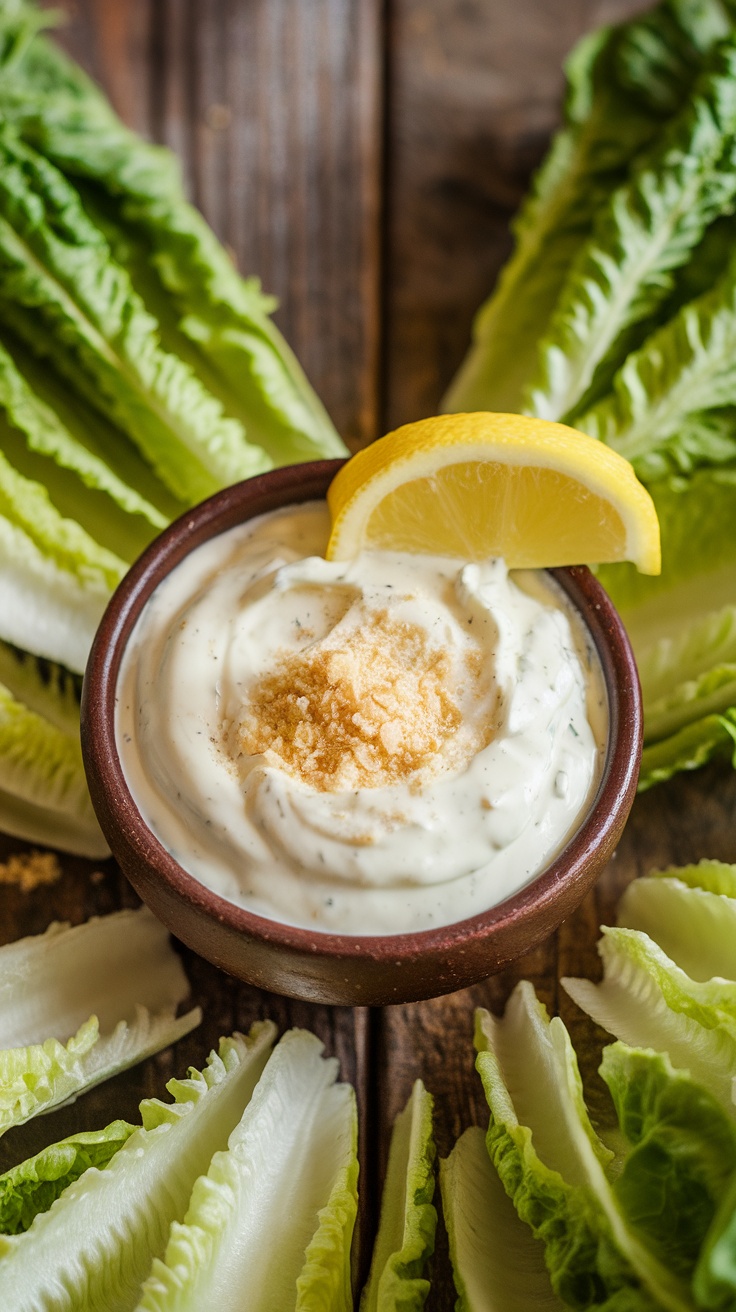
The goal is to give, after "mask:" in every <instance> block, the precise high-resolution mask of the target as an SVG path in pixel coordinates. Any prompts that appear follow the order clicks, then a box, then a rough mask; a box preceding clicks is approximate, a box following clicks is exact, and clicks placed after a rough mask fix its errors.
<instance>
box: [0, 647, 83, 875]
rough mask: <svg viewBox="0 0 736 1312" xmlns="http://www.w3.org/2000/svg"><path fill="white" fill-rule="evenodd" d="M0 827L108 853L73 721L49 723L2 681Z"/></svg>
mask: <svg viewBox="0 0 736 1312" xmlns="http://www.w3.org/2000/svg"><path fill="white" fill-rule="evenodd" d="M1 652H2V648H1V647H0V654H1ZM66 709H69V708H68V704H66ZM59 718H61V716H60V717H59ZM0 829H2V830H3V831H4V832H5V833H8V834H13V835H14V837H16V838H26V839H28V840H29V841H31V842H38V841H39V840H40V841H43V842H46V843H48V844H49V845H50V846H52V847H59V848H61V849H62V850H64V851H71V852H77V853H80V854H81V855H83V856H90V857H104V856H107V855H108V846H107V843H106V841H105V839H104V838H103V835H102V831H101V829H100V827H99V825H98V823H97V819H96V817H95V813H94V811H93V809H92V803H91V801H90V797H89V793H88V791H87V782H86V778H85V774H84V766H83V764H82V753H81V748H80V745H79V726H78V724H77V726H76V728H75V729H74V730H73V731H72V732H69V731H68V730H67V728H66V727H59V726H58V725H57V724H53V723H52V722H51V721H49V720H46V719H45V718H44V717H43V716H42V715H39V714H38V713H37V712H35V711H31V710H29V709H28V707H26V706H24V705H23V704H22V702H19V701H17V700H16V698H15V697H13V695H12V693H11V692H10V691H9V689H7V688H5V687H4V686H3V684H2V683H0Z"/></svg>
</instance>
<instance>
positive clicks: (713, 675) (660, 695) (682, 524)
mask: <svg viewBox="0 0 736 1312" xmlns="http://www.w3.org/2000/svg"><path fill="white" fill-rule="evenodd" d="M650 491H651V493H652V497H653V500H654V504H655V507H656V510H657V515H658V517H659V523H660V529H661V535H662V562H663V568H662V574H661V575H660V576H659V577H658V578H656V579H655V578H645V577H644V575H641V574H638V573H637V571H636V570H634V569H633V567H630V566H628V565H623V566H619V565H614V566H611V565H604V566H601V567H600V569H599V571H598V575H599V578H600V580H601V582H602V583H603V585H604V587H605V588H606V589H607V591H608V592H609V594H610V595H611V597H612V600H613V602H614V604H615V605H616V606H617V608H618V610H619V612H620V614H621V617H622V619H623V621H624V623H625V625H626V628H627V631H628V633H629V637H630V638H631V642H632V646H633V648H634V654H635V656H636V660H637V665H638V668H639V676H640V679H641V687H642V697H643V703H644V741H645V748H644V754H643V758H642V769H641V775H640V787H642V788H646V787H649V786H651V784H653V783H656V782H659V781H661V780H663V779H668V778H669V777H670V776H671V775H672V774H674V773H676V772H677V771H678V770H687V769H697V768H698V767H699V766H701V765H703V764H704V763H705V762H706V761H708V760H710V759H711V757H713V756H716V755H729V754H733V751H734V732H735V730H736V695H735V694H734V682H733V675H734V667H736V537H734V534H733V533H731V532H730V527H729V526H730V525H731V524H732V523H733V520H734V516H736V469H734V468H733V467H732V466H729V467H722V468H716V469H705V468H703V469H698V470H696V471H695V472H694V473H693V474H692V475H691V477H690V478H688V479H685V478H681V477H677V478H674V477H673V478H669V479H665V480H663V481H662V482H659V483H656V484H653V485H652V486H651V487H650Z"/></svg>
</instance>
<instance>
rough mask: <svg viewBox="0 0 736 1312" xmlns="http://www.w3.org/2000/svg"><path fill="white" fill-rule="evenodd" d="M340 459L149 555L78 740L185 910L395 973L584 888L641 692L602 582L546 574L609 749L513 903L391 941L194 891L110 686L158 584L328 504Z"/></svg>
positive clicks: (284, 944) (103, 795)
mask: <svg viewBox="0 0 736 1312" xmlns="http://www.w3.org/2000/svg"><path fill="white" fill-rule="evenodd" d="M344 463H345V461H344V460H343V459H337V460H317V461H311V462H308V463H304V464H299V465H288V466H283V467H281V468H279V469H275V470H269V471H268V472H267V473H265V474H260V475H257V476H256V477H254V478H250V479H246V480H244V481H243V482H240V483H235V484H233V485H231V486H230V487H227V488H225V489H224V490H223V491H221V492H217V493H215V494H214V495H213V496H211V497H209V498H208V499H207V500H205V501H202V502H200V503H199V504H198V505H197V506H195V507H194V508H193V509H192V510H190V511H187V512H185V513H184V514H183V515H181V516H180V517H179V518H178V519H176V520H175V521H174V522H173V523H172V524H170V525H169V527H168V528H166V529H165V530H164V531H163V533H161V534H160V535H159V537H157V538H156V539H154V541H153V542H152V543H151V544H150V545H149V546H148V547H147V548H146V549H145V551H144V552H143V554H142V555H141V556H140V557H139V558H138V560H137V561H136V562H135V563H134V564H133V565H132V566H131V568H130V570H129V571H128V573H127V574H126V575H125V577H124V578H123V580H122V582H121V583H120V584H119V585H118V587H117V589H116V591H115V592H114V594H113V596H112V598H111V600H110V601H109V603H108V606H107V608H106V610H105V613H104V615H103V618H102V621H101V623H100V625H99V628H98V630H97V633H96V635H95V639H94V642H93V645H92V649H91V652H90V656H89V660H88V663H87V669H86V672H85V677H84V685H83V690H82V708H81V739H82V755H83V760H84V767H85V772H86V775H87V781H88V785H89V789H90V794H91V797H92V802H93V806H94V809H95V812H96V813H97V818H98V820H99V822H100V826H101V828H102V831H103V833H104V835H105V837H106V839H107V840H108V843H109V844H110V847H111V849H112V850H113V854H114V853H115V851H116V848H120V847H124V848H125V849H126V852H127V853H128V854H129V855H130V854H134V855H135V857H136V858H137V859H138V860H140V861H141V862H143V863H144V864H146V865H148V866H149V867H150V868H151V869H153V870H155V877H156V878H157V879H160V880H162V881H163V882H164V884H166V885H167V886H168V889H169V891H170V892H171V893H173V894H174V896H175V898H177V899H180V900H183V901H184V902H185V903H186V904H188V907H189V909H190V911H192V912H194V913H199V914H201V913H204V915H205V916H206V917H207V918H209V919H210V920H212V921H214V922H218V923H219V924H221V925H226V926H227V927H228V928H230V929H231V930H234V931H236V932H238V933H241V934H242V935H243V936H244V938H245V939H247V938H251V939H256V940H259V941H260V942H262V943H263V944H264V945H267V946H268V947H270V948H278V947H280V948H283V949H287V950H289V951H291V952H292V953H298V954H302V955H308V956H310V957H312V958H313V959H314V958H317V959H318V958H320V957H321V958H329V959H331V960H332V961H333V962H335V963H336V962H341V961H344V962H346V963H349V962H350V961H357V960H362V959H366V958H369V959H374V960H385V959H386V957H387V954H388V956H390V960H391V963H392V965H401V964H402V963H403V962H404V961H409V960H413V959H414V958H415V957H416V956H417V954H423V953H428V954H430V955H432V954H433V953H436V952H438V951H439V952H447V951H452V950H456V949H458V948H461V947H462V945H463V944H465V945H467V944H469V943H472V942H474V941H476V940H485V939H486V938H488V937H489V936H490V935H494V936H495V934H496V933H501V932H502V931H503V929H504V928H505V927H510V926H511V925H512V924H513V925H514V927H516V928H518V926H519V924H520V922H523V921H525V920H527V919H529V920H531V919H532V918H533V919H534V920H535V921H536V919H537V917H538V916H539V915H540V914H543V909H544V908H545V907H548V906H551V905H552V904H553V903H554V902H555V900H556V898H557V897H558V896H559V894H560V893H561V892H562V891H563V889H564V888H565V887H566V886H568V885H570V884H571V883H575V882H579V881H580V880H582V879H583V878H584V875H585V871H586V868H587V867H588V865H589V863H590V861H591V860H592V859H594V858H595V855H596V853H597V852H598V851H599V850H600V849H601V848H603V849H605V848H606V846H607V845H608V846H610V847H612V846H613V845H614V843H615V837H616V830H617V827H618V824H619V817H620V812H621V810H622V808H623V807H625V806H626V805H627V803H628V802H629V801H630V798H631V796H632V795H633V791H634V789H635V787H636V781H637V778H638V772H639V764H640V756H641V744H642V708H641V691H640V686H639V677H638V673H637V669H636V663H635V660H634V656H633V653H632V650H631V645H630V643H629V639H628V636H627V634H626V630H625V629H624V626H623V623H622V621H621V619H620V617H619V615H618V613H617V611H616V610H615V608H614V606H613V603H612V601H611V600H610V598H609V597H608V594H607V593H606V592H605V590H604V589H603V587H602V586H601V584H600V583H599V582H598V580H597V579H596V578H595V576H594V575H593V574H592V573H591V572H590V570H589V569H588V568H587V567H586V566H565V567H561V568H553V569H550V570H549V571H548V572H549V573H550V575H551V576H552V577H553V578H554V579H555V580H556V581H557V582H558V583H559V584H560V585H561V587H562V589H563V591H564V592H565V593H566V595H567V597H568V598H569V600H570V601H571V603H572V605H573V606H574V608H575V609H576V610H577V612H578V613H579V615H580V616H581V619H582V622H583V625H584V627H585V628H586V630H587V631H588V632H589V633H590V635H591V637H592V640H593V642H594V645H595V648H596V651H597V653H598V658H599V662H600V665H601V669H602V673H603V679H604V683H605V687H606V692H607V697H608V726H609V729H608V745H607V751H606V757H605V761H604V764H603V769H602V772H601V777H600V781H599V785H598V788H597V790H596V794H595V796H594V798H593V799H592V801H591V803H590V805H589V807H588V810H587V812H586V814H585V817H584V819H583V821H582V823H581V824H580V826H579V827H578V828H577V829H576V830H575V832H574V833H573V834H572V836H571V837H570V839H569V840H568V842H567V843H566V844H565V846H564V847H563V848H562V849H561V851H560V852H559V853H558V854H557V856H556V857H555V858H554V859H553V861H552V862H551V863H550V864H549V865H548V866H547V867H545V868H544V869H543V870H542V871H540V872H539V874H537V875H535V876H533V877H532V879H530V880H529V881H528V883H526V884H525V885H524V886H523V887H522V888H521V889H518V890H517V891H516V892H515V893H513V894H511V896H510V897H508V898H506V899H504V901H502V902H500V903H498V904H497V905H496V906H493V907H490V908H488V909H487V910H486V911H483V912H480V913H478V914H476V915H474V916H471V917H468V918H466V919H464V920H459V921H455V922H453V923H452V924H450V925H438V926H435V927H433V928H431V929H419V930H408V931H402V932H401V933H397V934H380V935H376V934H373V935H360V934H344V933H343V934H336V933H332V932H328V931H324V930H321V929H316V928H314V929H310V928H302V927H300V926H293V925H288V924H284V923H283V922H281V921H277V920H270V919H268V918H267V917H264V916H260V915H257V914H256V913H255V912H252V911H248V910H247V909H246V908H244V907H241V906H238V905H237V904H236V903H234V902H230V901H229V900H228V899H227V898H224V897H222V896H221V895H220V894H219V893H216V892H214V890H212V889H210V888H208V887H207V886H206V885H205V884H203V883H201V882H200V880H199V879H197V878H196V876H194V875H192V874H190V873H189V872H188V871H186V870H185V869H184V867H183V866H181V865H180V864H179V862H178V861H177V860H176V859H175V858H174V857H173V856H171V854H170V853H169V852H168V851H167V850H166V848H165V847H164V846H163V844H162V843H161V842H160V841H159V840H158V838H156V836H155V835H154V834H153V832H152V830H151V829H149V827H148V824H147V823H146V821H145V820H144V818H143V817H142V815H141V814H140V812H139V810H138V807H137V805H136V803H135V799H134V798H133V795H132V793H131V792H130V789H129V788H128V785H127V782H126V779H125V775H124V773H123V768H122V764H121V761H120V757H119V754H118V751H117V743H116V735H115V704H116V691H117V680H118V675H119V671H120V665H121V661H122V657H123V653H124V651H125V647H126V644H127V642H128V639H129V637H130V635H131V633H132V630H133V628H134V626H135V623H136V621H137V619H138V617H139V615H140V613H141V611H142V609H143V607H144V606H145V604H146V602H147V600H148V598H149V597H150V595H151V593H152V592H153V590H154V588H155V587H156V586H157V585H158V583H159V582H161V581H162V580H163V578H165V577H166V576H167V575H168V574H169V572H170V571H171V570H172V569H173V568H174V567H175V566H176V565H177V564H178V563H179V562H180V561H181V560H182V559H183V558H184V557H185V556H187V555H188V554H189V553H190V552H191V551H192V550H194V549H195V548H196V547H197V546H199V545H200V544H202V543H204V542H206V541H208V540H209V539H210V538H213V537H215V536H217V535H218V534H219V533H222V532H225V531H226V530H227V529H228V528H230V527H234V526H235V525H236V524H238V523H244V522H246V521H247V520H249V519H251V518H254V517H255V516H256V515H260V514H263V513H265V512H266V511H267V510H270V509H276V508H278V507H280V506H286V505H289V504H297V503H298V502H300V501H302V502H303V501H308V500H313V499H317V498H321V497H324V495H325V492H326V489H327V486H328V485H329V483H330V481H331V480H332V478H333V477H334V475H335V473H336V472H337V470H338V469H339V468H341V466H342V465H343V464H344Z"/></svg>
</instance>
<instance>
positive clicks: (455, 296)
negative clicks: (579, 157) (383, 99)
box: [383, 0, 648, 431]
mask: <svg viewBox="0 0 736 1312" xmlns="http://www.w3.org/2000/svg"><path fill="white" fill-rule="evenodd" d="M647 7H648V3H647V0H629V2H628V3H627V2H626V0H619V2H618V3H611V2H609V3H607V4H602V3H596V2H595V0H538V2H536V0H535V2H532V0H521V2H520V0H494V3H493V4H492V5H489V4H485V3H483V0H433V3H432V4H426V3H425V2H424V0H393V3H392V4H391V5H390V14H391V21H390V28H389V47H388V85H387V98H388V113H387V130H386V135H387V162H386V169H387V179H388V193H387V196H386V200H385V205H386V232H387V236H386V249H385V264H384V288H385V293H384V307H383V311H384V324H385V330H384V340H383V360H384V376H383V386H384V408H383V429H384V431H388V430H390V429H392V428H395V427H396V425H397V424H403V423H408V422H410V421H411V420H414V419H420V418H422V417H423V416H425V415H431V414H435V413H436V411H437V405H438V402H439V400H440V397H441V396H442V394H443V392H444V391H445V389H446V387H447V385H448V383H449V381H450V379H451V378H452V376H453V374H454V372H455V370H456V369H457V367H458V365H459V363H460V361H461V359H462V357H463V355H464V353H465V350H466V348H467V345H468V341H469V336H470V325H471V321H472V317H473V314H474V313H475V311H476V309H477V308H478V306H479V304H480V303H481V302H482V301H483V300H484V299H485V297H486V296H487V295H488V294H489V293H490V291H491V290H492V288H493V285H494V283H495V281H496V277H497V275H498V272H499V270H500V268H501V266H502V265H503V263H504V261H505V260H506V258H507V256H508V254H509V252H510V250H511V238H510V234H509V220H510V219H511V217H512V216H513V214H514V211H515V210H516V209H517V207H518V204H519V202H520V200H521V198H522V196H523V195H524V193H525V191H526V188H527V184H528V180H529V175H530V173H531V171H532V170H533V169H534V168H535V167H536V166H537V164H538V163H539V162H540V160H541V158H542V155H543V153H544V151H545V149H546V146H547V142H548V140H549V136H550V133H551V132H552V130H553V128H554V127H555V126H556V124H557V121H558V118H559V103H560V97H561V93H562V86H563V79H562V60H563V58H564V56H565V55H566V53H567V52H568V50H569V49H570V47H571V46H572V45H573V43H574V42H575V40H576V39H577V38H578V37H579V36H580V35H581V34H582V32H583V31H585V30H586V29H588V28H590V27H594V26H596V25H598V24H599V23H601V22H609V21H613V20H620V19H622V18H624V17H628V15H629V14H631V13H633V12H635V11H637V10H640V9H643V8H647Z"/></svg>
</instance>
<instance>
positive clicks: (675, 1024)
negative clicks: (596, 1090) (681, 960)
mask: <svg viewBox="0 0 736 1312" xmlns="http://www.w3.org/2000/svg"><path fill="white" fill-rule="evenodd" d="M598 951H599V953H600V956H601V958H602V961H603V971H604V973H603V980H602V982H601V983H600V984H594V983H593V982H592V981H591V980H587V979H563V980H562V981H561V983H562V986H563V988H564V989H565V990H566V991H567V993H569V995H570V997H571V998H572V999H573V1001H574V1002H576V1003H577V1005H578V1006H579V1007H580V1008H581V1009H582V1010H583V1011H585V1012H587V1014H588V1015H589V1016H591V1017H592V1019H593V1020H594V1021H595V1022H596V1023H597V1024H598V1025H601V1026H602V1027H603V1029H605V1030H608V1032H609V1033H610V1034H613V1035H614V1036H615V1037H616V1038H618V1039H621V1040H623V1042H624V1043H628V1044H631V1046H632V1047H635V1048H653V1049H655V1050H659V1051H664V1052H667V1053H668V1055H669V1058H670V1061H671V1062H672V1064H673V1066H674V1067H676V1068H677V1069H678V1070H686V1071H689V1072H690V1074H691V1076H692V1077H693V1079H694V1080H696V1081H697V1082H698V1083H699V1084H701V1085H702V1086H703V1087H704V1088H705V1089H707V1090H708V1091H709V1093H711V1094H712V1095H713V1097H714V1098H716V1099H717V1100H718V1101H719V1102H720V1104H721V1105H722V1106H723V1107H725V1108H726V1110H727V1111H728V1112H729V1114H730V1115H736V1109H735V1108H734V1102H733V1081H734V1073H736V1022H734V1018H733V1015H732V1014H730V1013H729V1012H728V1011H724V1010H722V1009H721V1008H719V1007H718V1006H717V1005H716V1003H717V1001H718V1000H720V999H719V996H718V993H719V991H718V989H716V990H714V994H715V999H714V1000H710V999H709V997H708V996H707V992H704V991H707V989H708V985H704V984H698V983H696V982H694V981H692V980H691V979H690V978H689V977H688V976H687V975H686V974H685V972H684V971H682V970H680V969H679V967H677V966H676V965H675V963H674V962H673V961H671V960H670V959H669V957H667V955H666V953H664V952H663V951H662V950H661V949H660V948H658V947H657V945H656V943H654V942H653V941H652V940H651V939H649V938H648V936H647V935H646V934H643V933H639V932H638V931H636V930H628V929H608V928H605V929H604V930H603V936H602V938H601V939H600V941H599V943H598ZM731 989H733V985H732V986H731ZM721 993H722V990H721Z"/></svg>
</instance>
